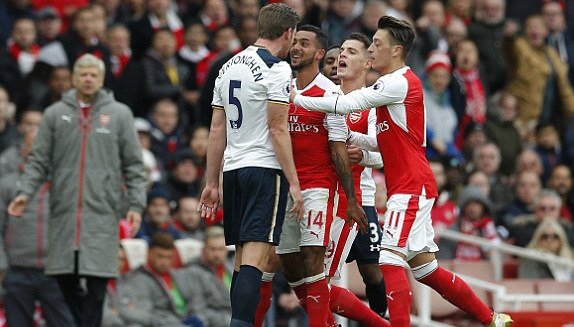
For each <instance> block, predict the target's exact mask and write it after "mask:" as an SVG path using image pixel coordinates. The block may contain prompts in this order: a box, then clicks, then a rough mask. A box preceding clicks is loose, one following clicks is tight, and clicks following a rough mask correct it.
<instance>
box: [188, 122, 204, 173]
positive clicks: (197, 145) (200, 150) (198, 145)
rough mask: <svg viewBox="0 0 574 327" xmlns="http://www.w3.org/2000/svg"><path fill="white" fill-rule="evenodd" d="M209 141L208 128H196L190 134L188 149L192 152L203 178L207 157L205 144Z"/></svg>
mask: <svg viewBox="0 0 574 327" xmlns="http://www.w3.org/2000/svg"><path fill="white" fill-rule="evenodd" d="M208 141H209V128H207V127H205V126H198V127H196V128H194V129H193V130H192V132H191V140H190V141H189V148H190V149H191V151H193V154H194V155H195V158H196V163H197V164H198V165H199V167H200V168H201V171H200V175H201V176H203V172H205V163H206V159H207V158H206V157H207V144H208Z"/></svg>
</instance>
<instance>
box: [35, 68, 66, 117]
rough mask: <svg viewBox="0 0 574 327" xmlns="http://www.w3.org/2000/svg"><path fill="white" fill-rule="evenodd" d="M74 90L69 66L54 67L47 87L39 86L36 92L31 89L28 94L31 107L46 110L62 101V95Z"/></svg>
mask: <svg viewBox="0 0 574 327" xmlns="http://www.w3.org/2000/svg"><path fill="white" fill-rule="evenodd" d="M71 88H72V71H71V70H70V68H68V66H59V67H54V68H52V69H51V71H50V75H49V78H48V84H47V87H41V86H38V88H37V89H38V91H37V92H36V91H35V90H34V88H32V87H31V89H30V91H29V92H27V93H28V94H29V95H30V97H31V100H30V105H29V106H30V107H34V108H38V109H40V110H42V111H44V110H46V108H48V107H49V106H51V105H52V104H54V103H56V102H58V101H60V100H61V99H62V95H63V94H64V93H66V92H67V91H69V90H70V89H71Z"/></svg>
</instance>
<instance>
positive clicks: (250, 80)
mask: <svg viewBox="0 0 574 327" xmlns="http://www.w3.org/2000/svg"><path fill="white" fill-rule="evenodd" d="M291 75H292V74H291V67H290V66H289V64H288V63H287V62H285V61H282V60H281V59H279V58H277V57H275V56H273V55H272V54H271V53H270V52H269V51H268V50H267V49H264V48H258V47H256V46H250V47H248V48H247V49H245V50H243V51H241V52H239V53H238V54H236V55H235V56H233V57H232V58H231V59H229V61H227V62H226V63H225V64H224V65H223V67H222V68H221V69H220V70H219V76H218V77H217V79H216V81H215V88H214V90H213V102H212V107H213V108H214V109H216V110H217V109H219V110H225V116H226V119H227V126H226V127H227V128H226V130H227V147H226V149H225V154H224V165H223V171H230V170H235V169H239V168H244V167H263V168H272V169H281V167H280V165H279V162H278V161H277V158H276V157H275V151H274V149H273V144H272V143H271V136H270V134H269V127H268V124H267V119H268V118H267V111H268V103H280V104H288V103H289V91H290V87H289V86H290V84H291V78H292V76H291Z"/></svg>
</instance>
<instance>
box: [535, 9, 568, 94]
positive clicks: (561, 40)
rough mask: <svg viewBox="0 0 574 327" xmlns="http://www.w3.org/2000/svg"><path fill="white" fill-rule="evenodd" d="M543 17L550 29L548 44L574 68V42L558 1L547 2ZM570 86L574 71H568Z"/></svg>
mask: <svg viewBox="0 0 574 327" xmlns="http://www.w3.org/2000/svg"><path fill="white" fill-rule="evenodd" d="M542 17H543V18H544V23H545V24H546V28H547V29H548V37H547V38H546V43H547V44H548V45H549V46H551V47H552V48H554V50H556V51H557V52H558V54H559V55H560V59H562V61H564V62H565V63H566V64H568V66H569V67H572V66H574V41H573V40H572V35H571V33H570V32H569V31H568V29H567V26H566V16H565V15H564V9H563V8H562V5H561V3H560V2H558V1H545V2H543V5H542ZM568 77H569V79H570V84H572V83H574V70H572V69H569V70H568Z"/></svg>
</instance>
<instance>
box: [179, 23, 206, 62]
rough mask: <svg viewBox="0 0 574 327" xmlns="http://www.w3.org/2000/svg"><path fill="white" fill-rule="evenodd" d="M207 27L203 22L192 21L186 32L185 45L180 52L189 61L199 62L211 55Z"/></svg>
mask: <svg viewBox="0 0 574 327" xmlns="http://www.w3.org/2000/svg"><path fill="white" fill-rule="evenodd" d="M208 41H209V38H208V35H207V29H206V28H205V26H204V25H203V24H202V23H201V22H192V23H191V24H189V26H188V27H187V30H186V32H185V45H184V46H183V47H181V49H179V52H178V54H179V55H180V56H181V57H182V58H183V59H185V60H187V61H188V62H190V63H192V64H197V63H199V62H201V61H202V60H203V59H204V58H205V57H207V56H208V55H209V49H208V48H207V42H208Z"/></svg>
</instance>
